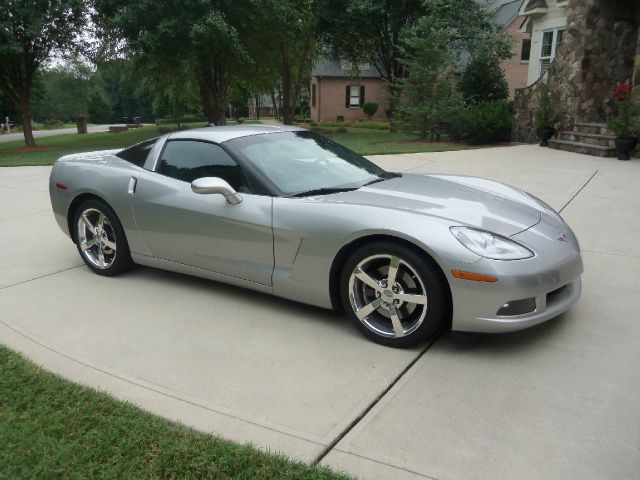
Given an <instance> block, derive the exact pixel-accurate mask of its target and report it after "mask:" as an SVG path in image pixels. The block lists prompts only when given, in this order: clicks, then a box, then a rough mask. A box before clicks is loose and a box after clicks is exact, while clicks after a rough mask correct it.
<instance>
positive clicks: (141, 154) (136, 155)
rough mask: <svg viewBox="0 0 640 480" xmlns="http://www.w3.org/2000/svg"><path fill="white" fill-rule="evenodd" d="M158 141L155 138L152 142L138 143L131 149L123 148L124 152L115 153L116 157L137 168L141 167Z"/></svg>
mask: <svg viewBox="0 0 640 480" xmlns="http://www.w3.org/2000/svg"><path fill="white" fill-rule="evenodd" d="M157 141H158V139H157V138H154V139H152V140H147V141H146V142H142V143H138V144H136V145H134V146H133V147H129V148H125V149H124V150H122V151H120V152H118V153H116V156H117V157H120V158H121V159H123V160H126V161H127V162H130V163H133V164H134V165H137V166H138V167H143V166H144V163H145V162H146V161H147V157H148V156H149V152H151V149H152V148H153V146H154V145H155V144H156V142H157Z"/></svg>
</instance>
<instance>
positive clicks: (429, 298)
mask: <svg viewBox="0 0 640 480" xmlns="http://www.w3.org/2000/svg"><path fill="white" fill-rule="evenodd" d="M340 296H341V300H342V304H343V306H344V308H345V310H346V311H347V312H348V315H349V317H350V318H351V320H352V321H353V323H354V324H355V325H356V326H357V327H358V328H359V329H360V330H361V331H362V332H363V333H364V334H365V335H367V336H368V337H369V338H371V339H372V340H374V341H376V342H378V343H381V344H383V345H388V346H392V347H408V346H411V345H415V344H416V343H419V342H421V341H424V340H426V339H427V338H429V337H430V336H432V335H434V334H435V333H436V332H437V331H438V330H439V329H440V328H441V327H442V326H443V325H444V324H445V320H446V319H447V316H448V310H449V309H448V298H449V297H448V290H447V288H446V285H445V284H444V281H443V280H442V278H441V274H440V273H439V271H438V269H437V267H436V266H435V265H434V264H433V261H432V260H431V259H430V258H428V257H426V256H423V255H419V254H418V253H416V252H414V251H413V250H412V249H410V248H406V247H404V246H402V245H396V244H393V243H373V244H370V245H366V246H364V247H361V248H359V249H358V250H356V251H355V252H354V253H353V254H352V255H351V257H349V259H348V260H347V262H346V263H345V267H344V269H343V271H342V275H341V281H340Z"/></svg>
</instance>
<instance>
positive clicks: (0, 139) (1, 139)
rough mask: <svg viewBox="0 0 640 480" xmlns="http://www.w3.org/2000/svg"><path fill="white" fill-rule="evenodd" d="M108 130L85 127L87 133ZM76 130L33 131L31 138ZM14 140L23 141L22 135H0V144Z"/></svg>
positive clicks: (75, 130)
mask: <svg viewBox="0 0 640 480" xmlns="http://www.w3.org/2000/svg"><path fill="white" fill-rule="evenodd" d="M107 130H109V125H95V126H93V127H87V132H89V133H95V132H106V131H107ZM77 133H78V130H77V129H76V128H58V129H56V130H34V132H33V136H34V138H40V137H51V136H53V135H64V134H77ZM15 140H22V141H24V135H23V133H22V132H20V133H8V134H5V135H0V143H6V142H13V141H15Z"/></svg>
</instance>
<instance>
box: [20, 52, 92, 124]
mask: <svg viewBox="0 0 640 480" xmlns="http://www.w3.org/2000/svg"><path fill="white" fill-rule="evenodd" d="M36 81H37V84H36V85H34V87H38V88H35V89H34V91H33V92H32V105H33V107H32V110H33V118H34V119H35V120H37V121H47V120H59V121H62V122H68V121H73V120H74V119H75V118H76V117H77V116H78V115H80V114H81V113H86V111H87V95H88V93H89V90H90V89H91V88H92V86H93V85H94V84H95V78H94V73H93V72H92V71H91V68H90V67H89V65H88V64H86V63H84V62H83V61H81V60H80V59H79V58H72V59H71V60H70V61H68V62H65V63H64V64H61V65H57V66H54V67H52V68H48V69H42V70H41V71H40V72H39V73H38V74H37V78H36Z"/></svg>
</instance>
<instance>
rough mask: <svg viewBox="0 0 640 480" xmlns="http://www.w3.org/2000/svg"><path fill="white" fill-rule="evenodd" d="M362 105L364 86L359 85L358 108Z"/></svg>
mask: <svg viewBox="0 0 640 480" xmlns="http://www.w3.org/2000/svg"><path fill="white" fill-rule="evenodd" d="M362 105H364V85H360V107H362Z"/></svg>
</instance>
